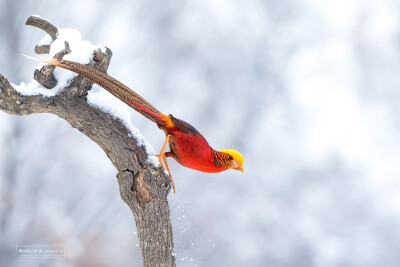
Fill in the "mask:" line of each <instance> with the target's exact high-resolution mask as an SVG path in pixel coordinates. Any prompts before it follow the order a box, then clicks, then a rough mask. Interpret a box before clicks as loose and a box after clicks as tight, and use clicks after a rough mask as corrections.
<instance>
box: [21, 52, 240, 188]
mask: <svg viewBox="0 0 400 267" xmlns="http://www.w3.org/2000/svg"><path fill="white" fill-rule="evenodd" d="M29 58H31V59H34V60H37V61H41V62H44V63H47V64H51V65H54V66H57V67H61V68H64V69H67V70H70V71H73V72H75V73H78V74H79V75H81V76H83V77H85V78H87V79H89V80H90V81H92V82H94V83H96V84H98V85H100V86H101V87H103V88H104V89H106V90H107V91H109V92H110V93H111V94H113V95H114V96H116V97H117V98H118V99H120V100H121V101H123V102H124V103H126V104H127V105H129V106H130V107H132V108H133V109H135V110H136V111H138V112H139V113H141V114H142V115H143V116H145V117H146V118H148V119H150V120H152V121H154V122H155V123H157V126H158V127H159V128H160V129H162V130H163V131H164V132H165V135H166V139H165V142H164V145H163V147H162V149H161V151H160V154H158V155H156V156H157V157H158V159H159V160H160V164H161V166H162V167H163V168H164V164H165V167H166V168H167V170H168V172H169V176H170V178H171V182H172V187H173V189H174V192H175V185H174V181H173V179H172V176H171V173H170V171H169V167H168V163H167V157H172V158H174V159H175V160H176V161H177V162H178V163H180V164H181V165H183V166H185V167H188V168H191V169H194V170H197V171H202V172H209V173H212V172H222V171H225V170H228V169H233V170H238V171H241V172H244V171H243V157H242V155H241V154H240V153H239V152H238V151H236V150H232V149H229V150H220V151H217V150H214V149H213V148H212V147H211V146H210V145H209V144H208V142H207V140H206V139H205V138H204V137H203V136H202V135H201V134H200V133H199V132H198V131H197V130H196V129H195V128H194V127H193V126H192V125H190V124H189V123H187V122H184V121H182V120H180V119H177V118H175V117H174V116H172V115H169V116H167V115H164V114H163V113H161V112H159V111H158V110H157V109H155V108H154V107H153V106H152V105H151V104H150V103H148V102H147V101H146V100H144V99H143V98H142V97H141V96H140V95H138V94H137V93H135V92H134V91H133V90H131V89H130V88H128V87H127V86H125V85H124V84H122V83H121V82H119V81H117V80H116V79H114V78H112V77H111V76H109V75H107V74H106V73H104V72H101V71H99V70H96V69H93V68H91V67H88V66H86V65H83V64H80V63H76V62H72V61H68V60H59V59H55V58H49V59H40V58H32V57H29ZM167 143H168V144H169V147H170V152H165V153H164V150H165V147H166V145H167ZM163 161H164V164H163Z"/></svg>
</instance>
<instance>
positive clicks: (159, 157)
mask: <svg viewBox="0 0 400 267" xmlns="http://www.w3.org/2000/svg"><path fill="white" fill-rule="evenodd" d="M155 156H156V157H157V158H158V160H159V161H160V164H161V167H162V169H163V170H164V171H165V167H166V168H167V171H168V176H169V178H170V179H171V184H172V189H173V190H174V194H176V190H175V183H174V179H172V175H171V171H170V170H169V167H168V163H167V157H166V156H165V154H159V155H155ZM163 161H164V163H165V166H164V164H163Z"/></svg>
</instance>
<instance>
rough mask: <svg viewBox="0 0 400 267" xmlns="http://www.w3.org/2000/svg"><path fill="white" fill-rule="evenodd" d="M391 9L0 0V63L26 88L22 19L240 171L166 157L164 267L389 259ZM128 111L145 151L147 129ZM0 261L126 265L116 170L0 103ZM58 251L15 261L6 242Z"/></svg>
mask: <svg viewBox="0 0 400 267" xmlns="http://www.w3.org/2000/svg"><path fill="white" fill-rule="evenodd" d="M399 10H400V2H399V1H395V0H382V1H370V0H346V1H344V0H335V1H333V0H330V1H318V0H300V1H294V0H286V1H274V0H254V1H244V0H231V1H228V0H205V1H204V0H203V1H200V0H192V1H179V0H176V1H161V0H150V1H128V0H126V1H112V2H110V1H106V0H101V1H99V0H96V1H94V0H93V1H92V0H90V1H78V0H73V1H27V0H24V1H23V0H0V44H1V48H0V73H2V74H4V75H6V76H7V77H8V79H9V80H10V81H11V82H13V83H16V84H19V83H20V82H21V81H24V82H28V81H30V80H31V78H32V75H33V69H34V67H35V66H36V63H34V62H32V61H29V60H26V59H25V58H23V57H22V56H21V54H22V53H23V54H28V55H33V54H34V53H33V48H34V46H35V45H36V44H37V42H38V41H39V40H41V39H42V37H43V36H44V33H43V32H42V31H40V30H38V29H35V28H32V27H28V26H24V23H25V21H26V19H27V18H28V16H29V15H33V14H38V15H40V16H42V17H44V18H47V19H49V20H51V21H52V22H53V23H54V24H55V25H57V26H58V27H60V28H74V29H77V30H79V31H80V32H81V33H82V35H83V39H85V40H89V41H91V42H92V43H94V44H100V43H101V44H104V45H106V46H108V47H110V48H111V49H112V51H113V52H114V56H113V59H112V61H111V65H110V68H109V74H110V75H112V76H114V77H116V78H118V79H119V80H121V81H123V82H124V83H125V84H127V85H128V86H130V87H131V88H132V89H134V90H136V91H137V92H139V93H140V94H142V95H143V96H144V97H145V98H147V99H148V100H149V101H150V102H151V103H152V104H153V105H154V106H156V107H157V108H158V109H159V110H161V111H162V112H165V113H172V114H174V115H175V116H176V117H178V118H181V119H183V120H185V121H188V122H190V123H191V124H193V125H194V126H195V127H196V128H197V129H198V130H199V131H200V132H202V133H203V135H204V136H205V137H206V138H207V139H208V140H209V142H210V144H211V145H212V146H214V148H216V149H226V148H234V149H237V150H239V151H241V152H242V154H243V155H244V157H245V175H242V174H241V173H239V172H233V171H228V172H225V173H221V174H203V173H199V172H195V171H192V170H190V169H186V168H184V167H181V166H179V165H178V164H176V163H175V162H173V161H172V160H170V167H171V168H172V173H173V175H174V177H175V183H176V186H177V195H176V196H172V195H171V196H170V206H171V213H172V214H171V217H172V222H173V229H174V239H175V246H176V254H177V264H178V266H307V267H309V266H399V262H400V256H399V250H400V227H399V225H400V164H399V162H400V138H399V135H400V128H399V127H400V109H399V102H400V82H399V81H398V79H399V77H400V63H399V62H400V19H399V18H400V16H399V14H400V13H399ZM132 120H133V123H134V125H135V126H136V127H138V128H139V129H140V130H141V132H142V133H143V135H144V136H145V137H146V138H147V139H148V140H149V142H150V143H151V144H152V145H153V147H154V148H155V150H158V149H159V148H160V147H161V145H162V143H163V141H164V134H163V133H162V132H161V131H160V130H158V128H157V127H156V126H155V125H153V124H152V123H151V122H149V121H147V120H146V119H145V118H144V117H141V116H140V115H139V114H135V113H132ZM0 129H1V131H0V146H1V152H0V266H141V255H140V249H139V247H138V240H137V236H136V234H135V231H136V229H135V224H134V219H133V215H132V214H131V212H130V210H129V208H128V207H127V206H126V204H125V203H124V202H123V201H122V200H121V198H120V195H119V189H118V184H117V180H116V178H115V175H116V170H115V169H114V167H113V166H112V164H111V163H110V162H109V160H108V158H107V157H106V155H105V154H104V153H103V152H102V151H101V149H100V148H99V147H97V146H96V145H95V144H94V143H93V142H91V141H90V140H89V139H88V138H86V137H85V136H84V135H82V134H81V133H80V132H78V131H77V130H75V129H72V128H71V127H70V126H69V124H67V123H66V122H65V121H63V120H62V119H60V118H58V117H56V116H53V115H48V114H41V115H32V116H27V117H17V116H11V115H8V114H5V113H2V112H0ZM53 243H58V244H60V243H61V244H64V247H65V250H66V253H67V257H66V259H65V260H59V259H44V260H34V259H20V258H18V257H17V256H16V255H15V252H14V251H15V250H14V248H13V247H12V246H14V245H16V244H18V245H30V244H53Z"/></svg>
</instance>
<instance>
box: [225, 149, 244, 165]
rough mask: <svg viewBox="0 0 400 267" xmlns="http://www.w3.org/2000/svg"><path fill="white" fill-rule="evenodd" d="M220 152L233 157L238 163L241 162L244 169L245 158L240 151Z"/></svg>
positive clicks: (228, 150)
mask: <svg viewBox="0 0 400 267" xmlns="http://www.w3.org/2000/svg"><path fill="white" fill-rule="evenodd" d="M220 152H224V153H226V154H229V155H231V156H232V158H233V159H235V160H237V161H238V162H240V165H241V167H242V168H243V167H244V163H243V156H242V154H240V153H239V152H238V151H236V150H233V149H227V150H220Z"/></svg>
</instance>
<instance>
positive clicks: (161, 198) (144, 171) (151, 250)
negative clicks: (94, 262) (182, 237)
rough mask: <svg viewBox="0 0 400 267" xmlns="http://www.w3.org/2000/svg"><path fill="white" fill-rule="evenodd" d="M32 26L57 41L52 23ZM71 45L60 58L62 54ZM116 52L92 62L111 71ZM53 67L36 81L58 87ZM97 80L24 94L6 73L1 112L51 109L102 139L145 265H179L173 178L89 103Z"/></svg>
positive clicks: (0, 81) (1, 81)
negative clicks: (171, 202)
mask: <svg viewBox="0 0 400 267" xmlns="http://www.w3.org/2000/svg"><path fill="white" fill-rule="evenodd" d="M26 24H27V25H31V26H34V27H37V28H40V29H42V30H44V31H46V32H47V33H49V34H50V36H51V37H52V38H53V40H55V38H57V32H58V29H57V27H55V26H54V25H52V24H51V23H50V22H49V21H47V20H43V19H41V18H38V17H33V16H32V17H29V18H28V20H27V22H26ZM68 50H69V47H68V44H67V43H66V47H65V49H64V50H63V51H60V52H59V53H58V54H57V55H56V57H60V58H62V57H63V56H64V55H65V54H67V53H68ZM35 51H36V52H37V53H48V52H49V47H48V46H43V47H38V46H36V48H35ZM111 56H112V52H111V50H110V49H108V48H107V49H106V51H105V52H102V51H101V50H98V51H94V56H93V59H92V60H91V61H90V63H89V64H88V65H89V66H91V67H93V68H95V69H99V70H102V71H106V70H107V68H108V65H109V63H110V60H111ZM53 70H54V68H53V67H50V66H48V65H47V66H44V67H43V69H42V70H41V71H36V72H35V74H34V77H35V79H36V80H37V81H38V82H39V83H40V84H42V85H43V86H45V87H46V88H51V87H52V86H53V87H54V77H53ZM91 87H92V83H91V82H90V81H88V80H86V79H84V78H82V77H81V76H77V77H75V78H74V79H73V80H72V82H71V83H70V85H69V86H68V87H66V88H64V90H63V91H62V92H61V93H59V94H58V95H56V96H54V97H43V96H41V95H35V96H24V95H20V94H19V93H18V92H17V91H15V90H14V88H13V87H12V85H11V84H10V83H9V82H8V80H7V79H6V78H5V77H4V76H3V75H2V74H0V110H2V111H4V112H7V113H10V114H15V115H28V114H33V113H51V114H55V115H57V116H59V117H61V118H63V119H65V120H66V121H68V122H69V123H70V124H71V126H72V127H74V128H76V129H78V130H79V131H81V132H82V133H84V134H85V135H86V136H88V137H89V138H90V139H91V140H93V141H94V142H96V143H97V144H98V145H99V146H100V147H101V148H102V149H103V151H104V152H105V153H106V154H107V156H108V157H109V158H110V160H111V162H112V163H113V164H114V166H115V168H116V169H117V170H118V175H117V180H118V183H119V188H120V193H121V198H122V199H123V200H124V201H125V202H126V204H127V205H128V206H129V208H130V209H131V210H132V213H133V215H134V217H135V221H136V228H137V232H138V237H139V241H140V248H141V251H142V257H143V265H144V266H175V256H174V242H173V238H172V225H171V219H170V211H169V206H168V201H167V196H168V193H169V192H170V190H171V184H170V179H169V177H168V176H167V175H166V174H165V173H164V171H163V170H162V169H161V168H159V167H155V166H153V165H151V164H150V163H148V162H147V158H148V155H147V153H146V151H145V148H144V147H142V146H139V145H138V142H137V140H136V139H134V137H132V136H131V135H130V134H129V130H128V129H127V128H126V127H125V126H124V125H123V123H122V122H121V121H119V120H117V119H115V118H113V117H111V116H110V115H109V114H107V113H105V112H103V111H101V110H99V109H97V108H95V107H92V106H90V105H89V104H88V102H87V99H86V96H87V91H88V90H90V88H91Z"/></svg>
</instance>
